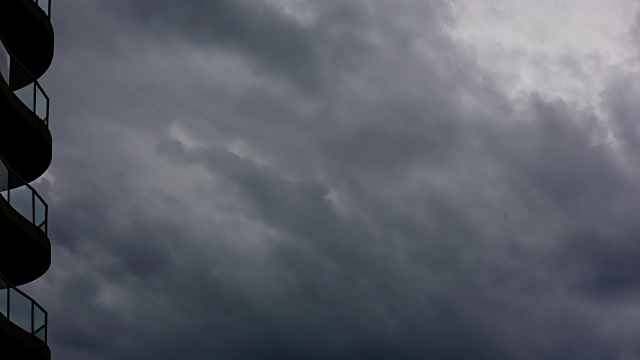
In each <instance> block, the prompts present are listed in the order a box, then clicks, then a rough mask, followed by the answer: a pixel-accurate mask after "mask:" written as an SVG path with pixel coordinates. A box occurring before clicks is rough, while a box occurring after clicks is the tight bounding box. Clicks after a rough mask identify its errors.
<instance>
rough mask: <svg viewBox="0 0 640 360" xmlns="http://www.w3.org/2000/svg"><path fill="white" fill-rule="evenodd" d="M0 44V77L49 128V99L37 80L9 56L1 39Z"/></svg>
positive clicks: (7, 49)
mask: <svg viewBox="0 0 640 360" xmlns="http://www.w3.org/2000/svg"><path fill="white" fill-rule="evenodd" d="M0 42H1V44H0V75H1V76H2V78H3V79H4V81H5V82H6V83H7V84H8V85H9V87H10V88H11V90H13V93H14V94H15V95H16V96H17V97H18V98H19V99H20V101H22V103H23V104H25V105H26V106H27V107H28V108H29V110H31V111H32V112H33V113H34V114H36V116H37V117H39V118H40V119H41V120H42V121H44V123H45V124H46V125H47V126H49V97H48V96H47V94H46V93H45V92H44V90H42V87H41V86H40V84H39V83H38V80H36V78H34V77H33V75H31V73H29V71H27V69H26V68H25V67H24V66H22V64H20V62H19V61H18V60H17V59H16V58H15V57H14V56H12V55H11V52H10V51H9V48H8V47H7V45H6V44H5V42H4V39H2V37H0Z"/></svg>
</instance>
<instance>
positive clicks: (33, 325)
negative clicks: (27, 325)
mask: <svg viewBox="0 0 640 360" xmlns="http://www.w3.org/2000/svg"><path fill="white" fill-rule="evenodd" d="M34 306H35V305H33V301H32V302H31V335H33V332H34V330H35V324H34V323H33V322H34V309H33V307H34Z"/></svg>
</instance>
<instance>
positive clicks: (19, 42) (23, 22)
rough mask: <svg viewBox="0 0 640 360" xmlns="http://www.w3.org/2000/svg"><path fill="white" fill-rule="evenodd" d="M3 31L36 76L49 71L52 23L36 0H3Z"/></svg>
mask: <svg viewBox="0 0 640 360" xmlns="http://www.w3.org/2000/svg"><path fill="white" fill-rule="evenodd" d="M0 34H2V36H3V38H4V39H5V41H6V42H7V44H8V45H9V50H10V51H11V52H12V53H13V55H14V56H15V57H16V58H18V60H19V61H20V62H21V63H22V65H24V66H25V67H26V68H27V69H28V70H29V72H31V74H32V75H33V76H35V77H36V79H37V78H39V77H40V76H42V74H44V73H45V71H47V69H48V68H49V66H50V65H51V61H52V60H53V27H52V26H51V21H50V20H49V17H48V16H47V15H46V14H45V13H44V11H42V10H41V9H40V7H39V6H38V5H37V4H36V3H35V1H33V0H2V1H0Z"/></svg>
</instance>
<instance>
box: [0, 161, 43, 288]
mask: <svg viewBox="0 0 640 360" xmlns="http://www.w3.org/2000/svg"><path fill="white" fill-rule="evenodd" d="M0 162H2V165H4V167H5V168H6V169H7V171H8V172H9V173H11V174H12V175H14V176H15V177H16V178H17V179H18V180H19V181H20V182H21V183H22V184H23V185H21V186H18V187H22V186H26V187H27V188H28V189H29V190H31V192H32V194H33V195H35V196H36V197H37V198H38V199H40V201H41V202H42V205H44V208H45V222H46V223H47V225H46V228H45V230H44V233H45V234H47V229H48V227H49V205H48V204H47V202H46V201H44V199H43V198H42V196H40V194H39V193H38V191H37V190H36V189H34V188H33V186H31V184H29V183H28V182H26V181H25V180H24V179H23V178H22V177H21V176H20V175H18V173H17V172H15V171H13V170H12V169H11V167H10V166H9V164H7V161H6V160H5V159H4V157H3V156H2V155H0ZM7 186H8V188H7V191H11V189H10V188H9V184H7ZM1 197H2V196H0V198H1ZM33 221H35V219H34V220H33ZM34 225H36V226H39V225H38V224H35V222H34ZM1 275H2V274H0V276H1Z"/></svg>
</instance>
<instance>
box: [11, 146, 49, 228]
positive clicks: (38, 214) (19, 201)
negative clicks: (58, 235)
mask: <svg viewBox="0 0 640 360" xmlns="http://www.w3.org/2000/svg"><path fill="white" fill-rule="evenodd" d="M0 195H2V198H4V200H6V201H7V202H8V203H9V205H11V207H12V208H13V209H14V210H16V211H17V212H18V213H19V214H20V215H22V216H23V217H24V218H25V219H27V220H29V221H31V223H32V224H34V225H35V226H37V227H38V228H39V229H40V230H41V231H42V232H44V233H45V235H46V234H47V231H48V223H49V221H48V219H49V207H48V205H47V203H46V202H44V200H43V199H42V197H41V196H40V194H38V192H37V191H35V190H34V189H33V188H32V187H31V185H29V184H28V183H27V182H26V181H24V180H22V178H21V177H20V176H18V174H16V173H15V172H13V171H12V170H11V168H9V166H8V165H7V163H6V162H5V161H4V158H2V156H0Z"/></svg>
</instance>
